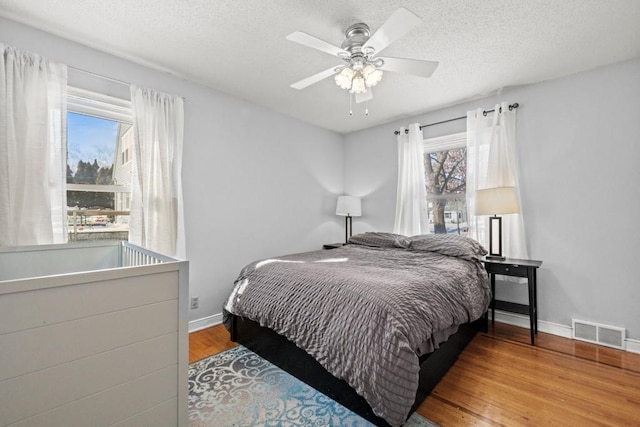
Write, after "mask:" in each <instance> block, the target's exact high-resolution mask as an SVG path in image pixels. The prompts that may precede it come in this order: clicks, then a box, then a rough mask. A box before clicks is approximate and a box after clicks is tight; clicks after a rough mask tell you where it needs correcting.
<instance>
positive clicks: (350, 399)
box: [230, 315, 488, 426]
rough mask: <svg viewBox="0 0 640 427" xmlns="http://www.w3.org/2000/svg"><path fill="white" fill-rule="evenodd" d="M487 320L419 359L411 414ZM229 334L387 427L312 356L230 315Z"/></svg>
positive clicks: (464, 329)
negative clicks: (417, 380) (417, 379)
mask: <svg viewBox="0 0 640 427" xmlns="http://www.w3.org/2000/svg"><path fill="white" fill-rule="evenodd" d="M487 320H488V319H487V317H486V316H483V317H482V318H480V319H478V320H476V321H475V322H473V323H469V324H465V325H462V326H460V328H459V330H458V332H456V333H455V334H454V335H452V336H451V337H449V339H448V340H447V341H446V342H444V343H443V344H441V345H440V348H439V349H438V350H436V351H434V352H433V353H430V354H427V355H424V356H422V357H421V359H420V382H419V386H418V390H417V392H416V400H415V402H414V404H413V406H412V408H411V413H413V412H414V411H415V410H416V409H417V408H418V406H420V404H421V403H422V401H423V400H424V399H425V398H426V397H427V396H428V395H429V393H431V391H432V390H433V389H434V388H435V386H436V385H437V384H438V382H439V381H440V380H441V379H442V378H443V377H444V376H445V374H446V373H447V371H448V370H449V368H450V367H451V366H452V365H453V363H454V362H455V361H456V360H457V358H458V355H460V353H462V351H463V350H464V348H465V347H466V346H467V344H468V343H469V342H470V341H471V340H472V339H473V337H474V336H475V334H476V332H477V331H479V330H480V329H483V330H486V327H487ZM230 333H231V341H235V342H237V343H239V344H242V345H243V346H245V347H247V348H248V349H250V350H252V351H253V352H255V353H257V354H259V355H260V356H262V357H263V358H265V359H267V360H268V361H270V362H271V363H273V364H274V365H276V366H278V367H280V368H281V369H283V370H285V371H287V372H289V373H290V374H291V375H293V376H294V377H296V378H298V379H300V380H301V381H302V382H304V383H306V384H308V385H310V386H311V387H313V388H315V389H316V390H318V391H320V392H321V393H324V394H325V395H327V396H329V397H330V398H332V399H333V400H335V401H336V402H339V403H340V404H342V405H343V406H345V407H347V408H349V409H350V410H351V411H353V412H355V413H356V414H358V415H360V416H361V417H362V418H365V419H367V420H369V421H370V422H372V423H374V424H375V425H377V426H389V424H388V423H387V422H386V421H385V420H384V419H382V418H380V417H378V416H376V415H375V414H374V413H373V411H372V409H371V407H370V406H369V404H368V403H367V401H366V400H365V399H364V398H363V397H362V396H360V395H359V394H357V393H356V392H355V390H353V389H352V388H351V387H350V386H349V385H348V384H347V383H346V382H345V381H344V380H341V379H338V378H336V377H334V376H333V375H331V374H330V373H329V372H327V371H326V370H325V369H324V368H323V367H322V365H320V364H319V363H318V362H317V361H316V360H315V359H314V358H313V357H311V356H310V355H309V354H307V353H306V352H305V351H304V350H302V349H300V348H299V347H297V346H296V345H295V344H294V343H293V342H291V341H289V340H288V339H286V338H285V337H283V336H282V335H279V334H277V333H276V332H274V331H272V330H271V329H268V328H264V327H262V326H260V325H259V324H258V323H256V322H254V321H252V320H249V319H246V318H243V317H239V316H234V315H232V316H231V321H230Z"/></svg>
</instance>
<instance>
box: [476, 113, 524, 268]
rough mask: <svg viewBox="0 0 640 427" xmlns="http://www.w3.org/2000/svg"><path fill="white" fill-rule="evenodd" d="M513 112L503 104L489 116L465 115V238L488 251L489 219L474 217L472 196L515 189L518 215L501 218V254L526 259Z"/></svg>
mask: <svg viewBox="0 0 640 427" xmlns="http://www.w3.org/2000/svg"><path fill="white" fill-rule="evenodd" d="M516 149H517V144H516V110H515V109H513V110H510V109H509V104H508V103H506V102H503V103H502V104H498V105H496V106H495V111H494V113H493V114H488V115H487V116H484V114H483V110H481V109H478V110H476V111H469V112H467V208H468V210H469V236H470V237H473V238H475V239H476V240H478V241H479V242H480V243H481V244H483V245H486V246H487V247H488V230H489V217H488V216H476V215H475V214H474V212H475V206H476V203H475V193H476V191H477V190H479V189H482V188H492V187H505V186H513V187H515V192H516V197H517V199H518V205H519V207H520V213H518V214H509V215H503V216H502V228H503V233H502V238H503V254H504V255H505V256H507V257H509V258H521V259H522V258H524V259H526V258H528V253H527V245H526V239H525V233H524V225H523V220H522V203H521V197H520V185H519V182H518V174H519V168H518V162H517V156H516Z"/></svg>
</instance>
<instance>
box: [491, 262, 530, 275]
mask: <svg viewBox="0 0 640 427" xmlns="http://www.w3.org/2000/svg"><path fill="white" fill-rule="evenodd" d="M484 266H485V268H486V269H487V272H489V273H493V274H504V275H505V276H518V277H527V271H528V268H527V267H526V266H523V265H518V264H491V263H485V265H484Z"/></svg>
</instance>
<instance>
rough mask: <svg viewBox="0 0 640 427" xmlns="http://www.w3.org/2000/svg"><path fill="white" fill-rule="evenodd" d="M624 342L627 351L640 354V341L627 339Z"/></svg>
mask: <svg viewBox="0 0 640 427" xmlns="http://www.w3.org/2000/svg"><path fill="white" fill-rule="evenodd" d="M624 342H625V348H626V349H627V351H629V352H631V353H638V354H640V341H638V340H632V339H630V338H627V339H626V340H624Z"/></svg>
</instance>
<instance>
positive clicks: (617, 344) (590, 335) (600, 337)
mask: <svg viewBox="0 0 640 427" xmlns="http://www.w3.org/2000/svg"><path fill="white" fill-rule="evenodd" d="M572 323H573V339H576V340H580V341H587V342H591V343H594V344H600V345H605V346H607V347H613V348H619V349H622V350H624V340H625V329H624V328H618V327H616V326H609V325H602V324H600V323H594V322H587V321H585V320H577V319H572Z"/></svg>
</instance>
